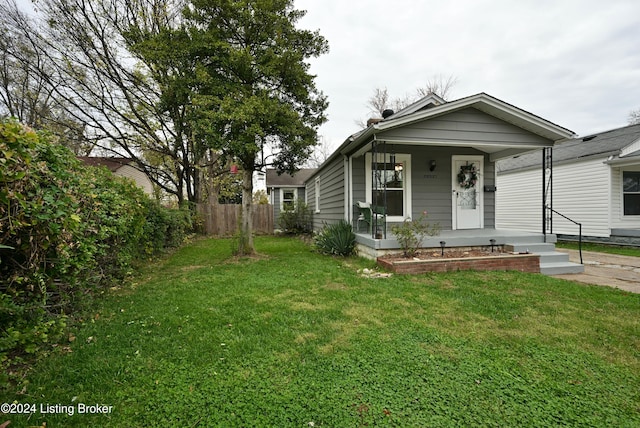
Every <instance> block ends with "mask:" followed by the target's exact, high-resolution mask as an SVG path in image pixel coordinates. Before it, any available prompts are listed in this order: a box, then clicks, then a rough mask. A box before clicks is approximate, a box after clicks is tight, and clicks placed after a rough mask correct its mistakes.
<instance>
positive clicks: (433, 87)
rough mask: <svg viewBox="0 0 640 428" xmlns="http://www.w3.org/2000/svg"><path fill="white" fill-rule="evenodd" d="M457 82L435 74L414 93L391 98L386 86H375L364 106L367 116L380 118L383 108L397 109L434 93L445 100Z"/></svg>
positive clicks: (361, 123) (364, 122)
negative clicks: (367, 110)
mask: <svg viewBox="0 0 640 428" xmlns="http://www.w3.org/2000/svg"><path fill="white" fill-rule="evenodd" d="M456 83H458V78H457V77H454V76H453V75H450V76H448V77H446V78H445V77H443V76H442V75H437V76H433V77H431V78H430V79H429V80H427V83H426V85H425V86H423V87H420V88H417V89H416V90H415V92H414V94H405V95H404V96H402V97H397V98H391V96H390V95H389V91H388V90H387V88H375V89H374V90H373V95H371V97H370V98H369V99H368V100H367V103H366V106H367V108H368V109H369V113H368V114H369V117H371V118H381V117H382V113H383V112H384V111H385V110H393V111H398V110H402V109H403V108H405V107H407V106H409V105H410V104H413V103H414V102H416V101H417V100H419V99H420V98H423V97H426V96H427V95H431V94H435V95H437V96H439V97H440V98H442V99H444V100H445V101H446V100H448V99H449V96H450V95H451V91H452V89H453V87H454V86H455V85H456ZM354 122H355V124H356V125H358V126H359V127H360V128H365V127H366V126H367V119H365V120H362V119H356V120H355V121H354Z"/></svg>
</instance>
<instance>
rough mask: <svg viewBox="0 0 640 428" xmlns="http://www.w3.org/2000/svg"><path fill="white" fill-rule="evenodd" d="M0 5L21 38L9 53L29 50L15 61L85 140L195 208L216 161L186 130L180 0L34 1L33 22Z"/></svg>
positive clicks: (188, 79) (189, 84)
mask: <svg viewBox="0 0 640 428" xmlns="http://www.w3.org/2000/svg"><path fill="white" fill-rule="evenodd" d="M2 1H3V12H5V13H4V14H3V16H4V18H3V21H2V22H3V27H6V28H7V29H9V30H10V31H11V33H12V34H13V35H16V37H17V39H19V40H23V41H24V42H22V45H23V46H24V49H22V50H21V49H18V48H16V49H14V56H16V57H20V55H21V54H20V52H33V54H31V55H29V56H25V55H24V54H23V55H22V57H21V60H22V61H23V64H28V70H29V72H30V73H33V74H34V75H35V76H37V79H38V80H39V81H43V82H45V83H46V85H47V86H46V88H47V90H49V91H50V93H49V94H48V96H49V97H50V98H52V99H55V102H56V103H57V105H59V106H61V107H62V108H63V109H64V112H65V114H66V117H67V118H68V119H70V120H72V121H73V122H75V123H80V124H82V126H83V129H82V131H84V135H85V137H86V138H88V139H89V140H90V141H91V142H92V143H93V144H94V145H95V146H96V147H99V148H100V149H101V150H102V151H103V152H107V153H113V154H117V155H120V156H122V155H124V156H128V157H130V158H133V159H135V160H136V161H137V162H136V163H137V165H138V166H139V167H140V168H141V169H142V170H143V171H144V172H145V173H146V174H147V176H149V178H150V179H151V180H152V181H153V182H154V183H155V184H156V185H157V186H158V187H159V188H161V189H162V190H164V191H165V192H167V193H169V194H172V195H175V196H176V197H177V199H178V200H179V201H183V200H184V199H187V200H189V201H191V202H198V201H199V200H200V199H201V197H202V195H201V192H202V189H203V186H202V183H201V181H202V179H203V177H204V176H205V172H206V171H207V169H208V168H209V167H210V166H211V165H212V164H217V160H218V156H217V155H215V154H214V153H212V151H211V150H210V149H209V148H208V145H207V144H206V141H204V140H203V139H199V138H198V137H197V133H196V132H195V131H194V129H193V126H192V122H193V110H194V107H193V100H192V97H191V96H192V92H193V91H192V89H193V87H194V86H197V84H196V83H195V82H194V80H195V76H196V72H195V69H194V67H195V66H194V64H193V61H192V60H191V59H189V58H185V57H184V55H181V53H182V52H183V51H184V49H181V47H182V46H180V45H179V43H180V42H182V41H183V40H186V39H188V38H186V37H183V36H184V34H185V33H184V32H183V33H180V28H181V21H182V9H183V6H184V2H183V1H182V0H129V1H127V0H104V1H100V2H87V1H84V0H39V1H38V9H39V10H40V12H41V14H42V19H41V20H35V19H33V18H31V17H30V16H27V15H25V14H21V13H19V11H18V8H17V6H16V4H15V2H13V0H2ZM10 2H13V3H12V4H11V3H10ZM7 12H9V13H7ZM3 29H4V28H3ZM180 37H182V39H181V38H180ZM187 41H188V40H187ZM187 41H184V43H187ZM43 65H46V67H45V66H43Z"/></svg>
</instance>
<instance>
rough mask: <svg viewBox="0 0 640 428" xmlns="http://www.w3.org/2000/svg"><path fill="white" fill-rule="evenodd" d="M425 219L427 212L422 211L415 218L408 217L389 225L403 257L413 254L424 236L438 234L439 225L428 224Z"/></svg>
mask: <svg viewBox="0 0 640 428" xmlns="http://www.w3.org/2000/svg"><path fill="white" fill-rule="evenodd" d="M426 219H427V212H426V211H424V212H423V213H422V214H421V215H420V218H418V219H417V220H414V221H412V220H411V219H410V218H408V219H405V220H404V222H402V224H400V225H397V224H396V225H393V226H391V232H393V234H394V235H395V236H396V239H397V240H398V243H399V244H400V247H402V252H403V254H404V256H405V257H413V256H415V255H416V253H417V252H418V249H419V248H420V245H421V244H422V240H423V239H424V238H425V237H426V236H434V235H438V234H440V225H439V224H437V223H436V224H433V225H432V224H429V223H428V222H427V221H426Z"/></svg>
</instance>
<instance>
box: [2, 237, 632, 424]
mask: <svg viewBox="0 0 640 428" xmlns="http://www.w3.org/2000/svg"><path fill="white" fill-rule="evenodd" d="M256 242H257V247H258V249H259V250H260V251H261V255H260V256H258V257H255V258H246V259H240V260H237V259H233V258H232V257H231V256H230V254H231V249H230V244H229V241H226V240H199V241H196V242H195V243H193V244H190V245H189V246H186V247H184V248H182V249H181V250H179V251H178V252H176V253H175V254H174V255H173V256H172V257H170V258H168V259H166V260H164V261H162V262H160V263H157V264H155V265H152V266H149V267H148V268H147V269H146V270H145V271H144V272H143V274H141V275H140V276H139V277H138V278H137V280H136V281H135V282H134V283H133V284H128V285H125V286H123V287H121V288H120V289H118V290H114V291H113V292H112V293H111V294H110V295H108V296H105V298H104V300H103V301H102V303H101V307H100V308H97V309H96V310H94V311H93V312H91V313H90V314H88V315H87V317H86V319H85V320H84V323H83V324H82V325H80V326H78V328H77V329H76V331H74V333H73V334H72V335H71V336H70V343H69V347H68V348H65V349H60V352H59V353H58V355H54V356H51V357H49V358H47V359H46V360H43V361H42V362H41V363H40V364H38V366H37V367H35V368H34V369H33V370H32V371H31V372H30V374H29V376H28V379H27V380H26V381H25V382H24V384H22V385H19V386H18V387H17V388H13V389H12V390H11V391H4V392H2V396H1V397H0V401H1V402H6V403H12V402H15V403H16V404H14V405H13V410H17V408H18V404H20V405H21V406H22V407H23V408H24V407H25V406H24V405H31V404H33V405H35V406H36V408H35V410H36V411H35V413H33V414H32V415H31V416H29V417H27V416H21V415H15V414H12V415H4V416H0V424H2V422H4V421H5V420H11V421H12V423H11V425H10V428H14V427H21V426H41V425H42V423H43V422H46V423H47V425H46V426H47V427H49V428H50V427H58V426H65V427H66V426H78V427H86V426H96V427H99V426H112V427H125V426H126V427H153V426H180V427H196V426H197V427H213V426H221V427H229V426H247V427H249V426H251V427H254V426H255V427H260V426H265V427H276V426H277V427H284V426H292V427H310V426H315V427H339V426H347V427H354V426H378V425H390V426H456V427H459V426H496V427H506V426H510V427H513V426H533V427H540V426H559V425H563V426H565V425H568V426H603V427H604V426H629V427H631V426H639V425H640V375H638V373H640V295H635V294H630V293H625V292H622V291H619V290H615V289H611V288H608V287H596V286H586V285H580V284H577V283H573V282H570V281H565V280H559V279H555V278H550V277H546V276H542V275H538V274H523V273H515V272H484V273H476V272H459V273H447V274H427V275H420V276H393V277H391V278H380V279H371V278H365V277H363V276H361V275H360V274H359V273H358V272H357V270H358V269H361V268H363V267H368V268H371V267H372V266H373V264H372V262H368V261H364V260H362V259H347V260H344V259H337V258H331V257H327V256H322V255H319V254H316V253H314V252H312V251H311V250H310V249H309V247H307V246H306V245H305V244H303V243H302V242H300V241H299V240H297V239H291V238H274V237H263V238H258V239H257V241H256ZM15 389H18V391H15ZM97 404H99V405H104V406H112V407H111V408H110V409H109V407H93V408H89V407H86V406H89V405H97ZM56 405H58V407H55V406H56ZM81 405H82V406H81ZM42 406H43V407H42ZM87 409H89V410H92V411H93V412H94V414H87V413H86V412H87V411H88V410H87ZM80 410H84V412H85V413H84V414H78V412H79V411H80ZM101 410H104V412H103V413H95V412H98V411H101ZM43 411H44V412H43ZM46 411H50V412H49V413H45V412H46ZM70 413H73V415H71V414H70Z"/></svg>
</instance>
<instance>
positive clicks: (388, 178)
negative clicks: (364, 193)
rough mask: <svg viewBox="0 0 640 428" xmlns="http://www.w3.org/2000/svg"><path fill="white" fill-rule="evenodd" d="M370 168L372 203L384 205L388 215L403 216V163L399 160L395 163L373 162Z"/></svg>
mask: <svg viewBox="0 0 640 428" xmlns="http://www.w3.org/2000/svg"><path fill="white" fill-rule="evenodd" d="M371 168H372V170H373V189H372V194H371V200H372V201H373V202H372V204H373V205H377V206H381V207H383V206H386V207H387V215H389V216H403V215H404V173H405V172H404V164H403V163H399V162H396V163H395V164H391V163H387V164H385V163H374V164H373V165H372V166H371ZM385 188H386V199H385Z"/></svg>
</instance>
